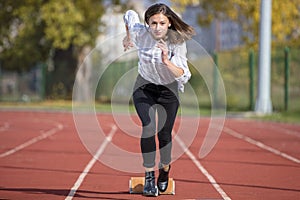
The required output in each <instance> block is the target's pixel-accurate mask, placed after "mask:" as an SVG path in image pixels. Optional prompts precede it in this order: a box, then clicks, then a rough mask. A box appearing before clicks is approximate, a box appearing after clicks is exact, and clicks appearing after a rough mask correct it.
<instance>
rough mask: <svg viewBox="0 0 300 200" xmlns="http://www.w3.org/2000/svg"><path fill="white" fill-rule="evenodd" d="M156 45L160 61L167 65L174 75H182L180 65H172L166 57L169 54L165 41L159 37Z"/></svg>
mask: <svg viewBox="0 0 300 200" xmlns="http://www.w3.org/2000/svg"><path fill="white" fill-rule="evenodd" d="M157 47H158V48H160V49H161V51H162V53H161V60H162V62H163V63H164V64H165V65H166V67H168V69H169V70H170V71H171V72H172V73H173V74H174V76H175V77H180V76H182V75H183V73H184V71H183V69H181V68H180V67H178V66H176V65H174V64H173V63H172V62H171V61H170V59H169V58H168V55H169V50H168V46H167V43H166V42H165V41H164V40H162V39H160V40H159V42H158V43H157Z"/></svg>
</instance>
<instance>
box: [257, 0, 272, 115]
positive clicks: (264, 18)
mask: <svg viewBox="0 0 300 200" xmlns="http://www.w3.org/2000/svg"><path fill="white" fill-rule="evenodd" d="M260 15H261V20H260V42H259V69H258V96H257V100H256V105H255V112H257V113H260V114H270V113H272V102H271V67H270V65H271V20H272V16H271V15H272V0H261V8H260Z"/></svg>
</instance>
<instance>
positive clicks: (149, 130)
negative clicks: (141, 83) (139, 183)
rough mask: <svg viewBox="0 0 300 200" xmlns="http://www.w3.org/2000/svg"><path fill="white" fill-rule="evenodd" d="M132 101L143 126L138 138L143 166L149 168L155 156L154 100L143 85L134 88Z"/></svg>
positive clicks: (153, 164)
mask: <svg viewBox="0 0 300 200" xmlns="http://www.w3.org/2000/svg"><path fill="white" fill-rule="evenodd" d="M133 101H134V105H135V109H136V111H137V114H138V116H139V118H140V120H141V122H142V126H143V128H142V136H141V140H140V145H141V151H142V155H143V166H144V167H146V168H150V169H151V168H154V166H155V156H156V142H155V133H156V122H155V101H154V100H153V97H152V96H151V94H150V93H149V91H147V90H145V89H144V88H143V87H142V88H137V89H136V90H135V92H134V93H133Z"/></svg>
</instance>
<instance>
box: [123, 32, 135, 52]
mask: <svg viewBox="0 0 300 200" xmlns="http://www.w3.org/2000/svg"><path fill="white" fill-rule="evenodd" d="M123 47H124V51H127V50H128V49H130V48H131V47H133V43H132V42H131V39H130V36H129V35H126V36H125V37H124V39H123Z"/></svg>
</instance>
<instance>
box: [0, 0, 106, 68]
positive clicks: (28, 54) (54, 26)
mask: <svg viewBox="0 0 300 200" xmlns="http://www.w3.org/2000/svg"><path fill="white" fill-rule="evenodd" d="M103 12H104V8H103V6H102V3H101V1H99V0H97V1H96V0H85V1H81V0H65V1H60V0H50V1H42V0H24V1H12V0H1V1H0V22H1V31H0V42H1V43H0V51H1V56H0V59H1V61H2V66H3V67H4V68H7V69H18V70H22V69H29V68H31V67H32V65H33V64H34V63H35V62H43V61H45V60H46V59H47V58H48V56H49V52H50V49H54V50H55V49H60V50H67V49H68V48H70V47H75V48H76V49H80V48H82V47H83V46H85V45H87V44H93V43H94V41H95V37H96V35H97V34H98V30H97V28H98V25H99V23H98V22H99V20H98V19H99V17H100V16H101V15H102V13H103Z"/></svg>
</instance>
